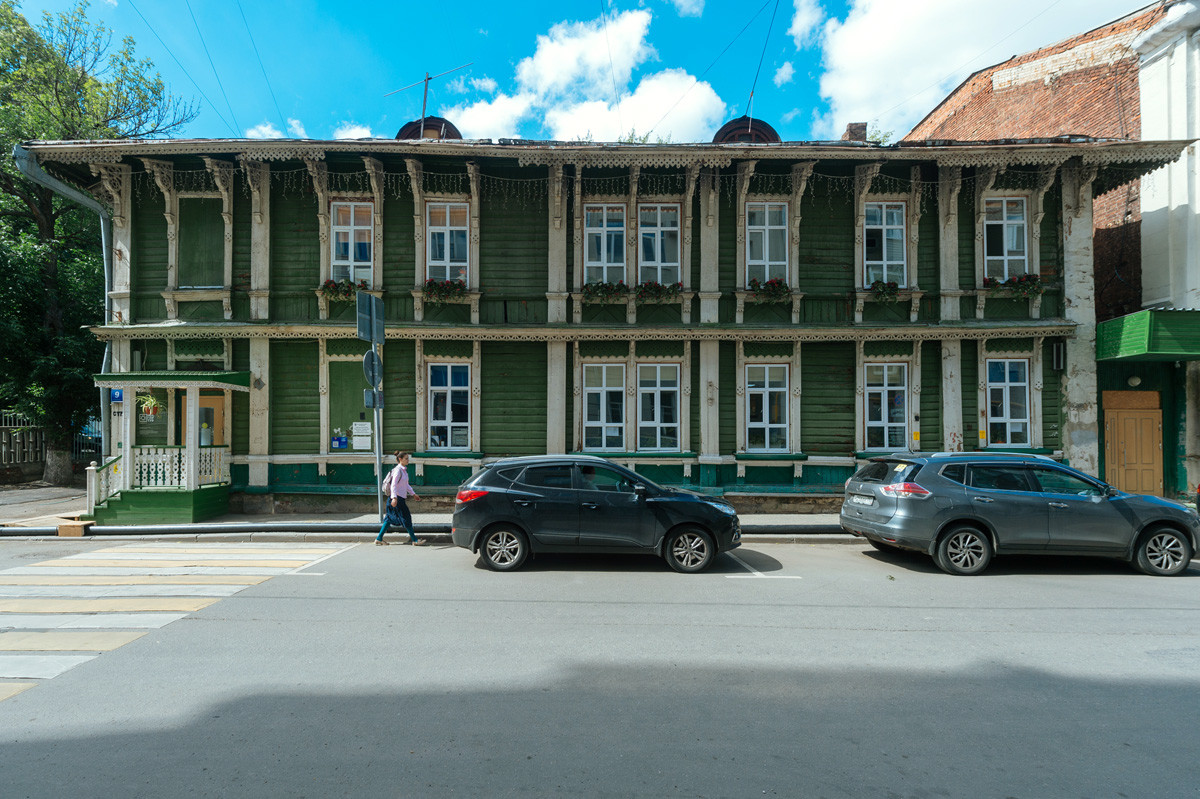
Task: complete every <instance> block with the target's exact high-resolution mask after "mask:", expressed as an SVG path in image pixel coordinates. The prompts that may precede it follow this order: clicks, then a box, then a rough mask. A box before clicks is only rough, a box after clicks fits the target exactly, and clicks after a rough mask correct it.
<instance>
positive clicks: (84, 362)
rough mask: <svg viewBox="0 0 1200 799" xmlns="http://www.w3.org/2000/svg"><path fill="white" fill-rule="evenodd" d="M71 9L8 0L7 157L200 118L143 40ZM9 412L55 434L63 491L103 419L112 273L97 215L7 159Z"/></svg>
mask: <svg viewBox="0 0 1200 799" xmlns="http://www.w3.org/2000/svg"><path fill="white" fill-rule="evenodd" d="M87 11H88V3H87V2H86V0H80V2H77V3H76V5H75V6H74V7H72V8H71V9H70V10H69V11H68V12H66V13H62V14H49V13H47V14H44V15H43V17H42V20H41V22H40V24H39V25H36V26H34V25H31V24H30V23H29V22H28V21H27V20H26V19H25V18H24V17H23V16H22V15H21V14H20V13H19V12H18V11H17V7H16V2H15V0H0V148H3V150H4V153H5V154H7V153H8V152H11V151H12V148H13V145H15V144H18V143H21V142H25V141H31V140H94V139H118V138H145V137H162V136H169V135H171V134H174V133H177V132H179V131H180V130H181V129H182V127H183V126H184V125H186V124H187V123H188V122H190V121H191V120H192V119H194V118H195V115H196V110H195V106H194V105H192V104H189V103H187V102H185V101H183V100H180V99H179V98H176V97H174V96H173V95H171V94H170V92H168V91H167V89H166V87H165V85H164V84H163V81H162V78H161V77H160V76H159V75H158V73H157V72H155V71H154V65H153V64H152V63H150V62H149V61H147V60H144V59H143V60H139V59H138V58H137V57H136V56H135V54H134V42H133V40H132V39H131V38H128V37H126V38H124V39H122V40H121V42H120V45H119V46H117V47H115V48H114V46H113V39H112V32H111V31H110V30H109V29H108V28H107V27H105V26H104V25H103V24H100V23H96V22H93V21H91V20H89V19H88V16H87ZM0 269H4V274H5V285H4V286H3V287H2V288H0V303H2V305H0V316H2V317H3V318H2V319H0V406H3V407H14V408H17V409H18V410H20V411H22V412H23V413H24V414H25V415H27V416H28V417H30V419H32V420H33V421H34V422H35V423H37V424H39V425H41V426H42V427H44V428H45V429H46V433H47V441H48V449H50V450H51V451H50V452H48V454H47V467H46V478H45V479H47V480H49V481H51V482H63V481H64V480H65V479H68V478H69V476H70V475H69V463H66V466H67V467H68V468H67V469H66V473H65V474H64V470H63V464H64V461H65V458H64V457H63V452H64V450H65V451H66V453H67V454H68V455H69V447H70V442H71V436H72V434H73V433H74V431H76V430H78V429H79V427H80V426H81V425H82V424H83V423H84V422H85V421H86V420H87V418H88V417H90V416H94V415H96V413H97V412H98V405H99V402H98V398H99V392H98V391H97V390H96V388H95V387H94V384H93V382H92V375H93V374H95V373H96V372H99V371H100V367H101V358H102V354H103V347H102V346H100V345H99V344H98V342H97V341H96V339H95V337H94V336H92V334H91V333H90V332H88V330H87V329H86V326H87V325H95V324H103V322H104V314H103V307H104V297H103V272H102V257H101V250H100V235H99V225H98V220H97V219H96V216H95V214H93V213H91V212H89V211H87V210H86V209H83V208H80V207H79V206H77V205H75V204H73V203H71V202H68V201H66V200H63V199H62V198H60V197H58V196H57V195H55V194H54V193H53V192H52V191H51V190H50V189H48V188H46V187H44V186H41V185H39V184H36V183H33V182H31V181H29V180H27V179H26V178H25V177H24V176H23V175H21V173H20V172H19V171H18V170H17V168H16V165H15V164H14V162H13V161H12V160H11V159H9V158H3V159H0Z"/></svg>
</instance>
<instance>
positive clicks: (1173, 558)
mask: <svg viewBox="0 0 1200 799" xmlns="http://www.w3.org/2000/svg"><path fill="white" fill-rule="evenodd" d="M1136 560H1137V567H1138V568H1139V569H1141V570H1142V571H1144V572H1145V573H1146V574H1153V575H1155V576H1157V577H1169V576H1171V575H1174V574H1179V573H1180V572H1182V571H1183V570H1184V569H1186V568H1187V567H1188V564H1189V563H1191V562H1192V545H1191V543H1189V542H1188V540H1187V538H1186V537H1185V536H1184V535H1183V534H1182V533H1180V532H1178V531H1176V530H1172V529H1171V528H1169V527H1155V528H1154V529H1153V530H1150V531H1149V532H1147V533H1146V534H1145V535H1143V536H1142V539H1141V541H1140V542H1138V547H1137V556H1136Z"/></svg>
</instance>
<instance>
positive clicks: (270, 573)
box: [5, 563, 290, 577]
mask: <svg viewBox="0 0 1200 799" xmlns="http://www.w3.org/2000/svg"><path fill="white" fill-rule="evenodd" d="M286 571H290V570H289V569H286V568H273V569H251V568H241V569H230V568H221V567H220V566H181V567H178V568H174V569H139V568H137V567H136V563H135V564H134V565H132V566H131V565H125V566H120V567H116V566H114V567H106V568H95V567H86V566H17V567H15V568H12V569H9V570H8V571H7V572H5V574H42V575H47V574H49V575H54V576H60V575H68V576H69V575H74V574H78V575H90V576H95V575H106V576H111V577H124V576H136V575H151V576H155V577H161V576H164V575H165V576H171V577H173V576H176V575H181V574H220V575H231V574H232V575H237V576H239V577H243V576H249V577H274V576H276V575H278V574H283V573H284V572H286Z"/></svg>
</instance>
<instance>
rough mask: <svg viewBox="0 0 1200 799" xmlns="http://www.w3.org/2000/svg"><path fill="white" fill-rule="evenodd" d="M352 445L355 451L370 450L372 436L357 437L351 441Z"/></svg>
mask: <svg viewBox="0 0 1200 799" xmlns="http://www.w3.org/2000/svg"><path fill="white" fill-rule="evenodd" d="M350 445H351V446H352V447H353V448H354V449H370V448H371V437H370V436H355V437H354V438H352V439H350Z"/></svg>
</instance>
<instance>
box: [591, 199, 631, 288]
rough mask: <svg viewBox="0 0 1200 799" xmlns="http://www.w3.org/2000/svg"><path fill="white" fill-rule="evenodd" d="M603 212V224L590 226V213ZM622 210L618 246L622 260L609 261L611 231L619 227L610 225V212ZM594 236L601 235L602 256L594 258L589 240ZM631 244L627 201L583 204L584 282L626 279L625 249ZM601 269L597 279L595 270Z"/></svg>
mask: <svg viewBox="0 0 1200 799" xmlns="http://www.w3.org/2000/svg"><path fill="white" fill-rule="evenodd" d="M597 209H598V210H599V211H600V214H601V226H600V227H595V226H589V225H588V224H587V221H588V214H589V213H594V212H595V211H596V210H597ZM617 210H620V212H621V220H622V221H621V227H620V232H621V246H620V247H618V248H617V252H618V253H620V257H621V261H620V263H617V262H616V261H609V260H608V258H607V253H608V236H609V234H610V233H613V232H616V230H617V228H610V227H609V226H608V219H609V213H610V212H615V211H617ZM592 236H599V237H600V244H601V246H600V258H599V260H592V259H591V258H590V257H589V254H588V253H589V250H590V248H589V247H588V241H589V240H590V239H591V237H592ZM628 245H629V208H628V206H627V205H626V204H625V203H585V204H584V206H583V282H584V283H585V284H586V283H619V282H623V281H624V280H625V261H626V255H625V250H626V249H627V247H628ZM597 269H599V270H600V277H599V279H595V270H597Z"/></svg>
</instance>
